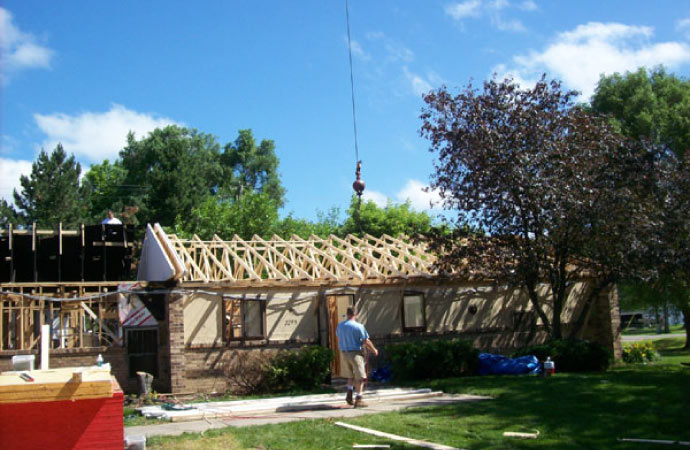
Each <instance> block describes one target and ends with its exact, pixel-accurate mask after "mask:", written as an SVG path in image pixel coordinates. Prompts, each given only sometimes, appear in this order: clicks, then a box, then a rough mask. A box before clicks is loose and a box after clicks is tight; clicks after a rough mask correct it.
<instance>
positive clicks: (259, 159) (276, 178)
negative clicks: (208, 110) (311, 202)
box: [220, 130, 285, 207]
mask: <svg viewBox="0 0 690 450" xmlns="http://www.w3.org/2000/svg"><path fill="white" fill-rule="evenodd" d="M220 161H221V163H222V165H223V181H222V185H221V194H225V195H224V196H229V197H231V198H233V199H235V200H238V199H239V198H240V197H241V196H242V195H243V194H246V193H252V192H256V193H264V194H266V195H268V196H269V197H270V198H271V199H272V200H273V201H274V202H275V204H276V205H278V206H279V207H280V206H283V203H284V196H285V189H284V188H283V185H282V184H281V182H280V175H279V174H278V165H279V163H280V161H279V160H278V157H277V156H276V154H275V143H274V142H273V141H272V140H268V139H263V140H262V141H261V143H260V144H259V145H258V146H257V145H256V140H255V139H254V135H253V134H252V130H240V131H239V136H238V137H237V139H236V140H235V142H234V143H230V144H227V145H226V146H225V149H224V151H223V154H222V155H221V158H220ZM223 191H225V192H223Z"/></svg>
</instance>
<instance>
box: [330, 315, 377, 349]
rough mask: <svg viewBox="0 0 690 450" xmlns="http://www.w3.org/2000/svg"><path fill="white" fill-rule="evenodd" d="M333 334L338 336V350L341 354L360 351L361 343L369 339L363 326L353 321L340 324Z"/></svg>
mask: <svg viewBox="0 0 690 450" xmlns="http://www.w3.org/2000/svg"><path fill="white" fill-rule="evenodd" d="M335 334H336V335H337V336H338V348H339V349H340V351H343V352H350V351H357V350H361V349H362V342H363V341H364V340H365V339H369V334H368V333H367V330H366V329H365V328H364V325H362V324H361V323H359V322H355V321H354V320H345V321H343V322H340V323H339V324H338V328H336V329H335Z"/></svg>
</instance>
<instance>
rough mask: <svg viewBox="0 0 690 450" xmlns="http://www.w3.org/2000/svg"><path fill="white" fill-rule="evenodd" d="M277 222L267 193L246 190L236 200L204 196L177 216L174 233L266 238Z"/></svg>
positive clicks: (222, 237)
mask: <svg viewBox="0 0 690 450" xmlns="http://www.w3.org/2000/svg"><path fill="white" fill-rule="evenodd" d="M277 221H278V207H277V205H276V204H275V201H274V200H273V199H272V198H270V197H269V196H268V194H263V193H248V194H244V195H242V196H241V197H240V198H239V200H237V201H232V200H229V199H228V200H219V199H218V198H216V197H207V198H206V199H205V200H204V201H202V202H201V203H200V204H199V205H198V206H195V207H193V208H192V209H191V210H190V211H189V212H188V213H185V216H184V217H181V216H180V217H178V219H177V221H176V225H175V232H176V233H177V234H179V235H181V236H185V237H191V236H192V235H194V234H196V235H197V236H199V237H200V238H201V239H204V240H210V239H212V238H213V236H214V235H218V236H219V237H220V238H221V239H223V240H229V239H232V237H233V236H234V235H238V236H240V238H242V239H250V238H251V237H252V236H254V235H255V234H256V235H259V236H261V237H265V238H268V237H270V236H271V234H272V230H273V228H274V225H275V223H276V222H277Z"/></svg>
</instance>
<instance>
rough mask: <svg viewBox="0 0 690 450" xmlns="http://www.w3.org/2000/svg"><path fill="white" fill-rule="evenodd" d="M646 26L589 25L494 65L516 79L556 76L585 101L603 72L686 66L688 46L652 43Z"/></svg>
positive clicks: (675, 43)
mask: <svg viewBox="0 0 690 450" xmlns="http://www.w3.org/2000/svg"><path fill="white" fill-rule="evenodd" d="M653 34H654V32H653V29H652V28H650V27H644V26H630V25H624V24H620V23H598V22H590V23H587V24H585V25H579V26H578V27H577V28H575V29H574V30H572V31H567V32H564V33H560V34H559V35H558V36H556V38H555V39H554V40H553V42H552V43H551V44H549V45H548V46H547V47H546V48H545V49H544V50H543V51H541V52H538V51H530V52H529V53H527V54H524V55H517V56H515V57H514V58H513V67H511V68H507V69H505V67H501V66H498V67H497V68H495V69H494V71H496V72H498V71H500V70H501V69H505V72H506V73H510V74H513V76H514V77H515V78H516V79H519V80H535V79H537V78H539V77H540V75H541V74H542V73H546V74H547V77H550V78H558V79H561V80H563V82H564V83H565V84H566V85H567V86H568V87H569V88H571V89H576V90H578V91H581V92H582V96H583V99H585V100H586V99H589V97H590V96H591V95H592V93H593V92H594V88H595V87H596V84H597V82H598V81H599V77H600V75H602V74H612V73H614V72H626V71H633V70H636V69H637V68H639V67H642V66H645V67H653V66H657V65H660V64H663V65H664V66H666V67H669V68H674V67H677V66H679V65H681V64H686V63H688V62H690V47H688V45H686V44H684V43H681V42H662V43H651V42H650V39H651V38H652V36H653Z"/></svg>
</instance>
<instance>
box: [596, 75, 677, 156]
mask: <svg viewBox="0 0 690 450" xmlns="http://www.w3.org/2000/svg"><path fill="white" fill-rule="evenodd" d="M591 106H592V109H593V110H594V111H596V112H597V113H599V114H606V115H609V116H610V117H611V118H612V119H613V122H614V124H616V126H618V127H619V128H620V130H621V131H622V132H623V133H624V134H625V135H627V136H630V137H632V138H635V139H647V140H651V141H653V142H654V143H655V144H659V145H663V146H666V147H668V148H669V149H671V150H672V151H673V152H674V153H675V154H676V155H677V156H679V157H681V158H682V157H684V155H685V152H686V150H688V147H690V81H688V80H687V79H682V78H679V77H676V76H675V75H673V74H669V73H666V71H665V70H664V69H663V68H656V69H653V70H647V69H645V68H643V67H642V68H640V69H638V70H637V71H636V72H626V73H625V74H619V73H615V74H613V75H608V76H602V77H601V79H600V80H599V84H598V85H597V88H596V91H595V92H594V95H593V97H592V105H591Z"/></svg>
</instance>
